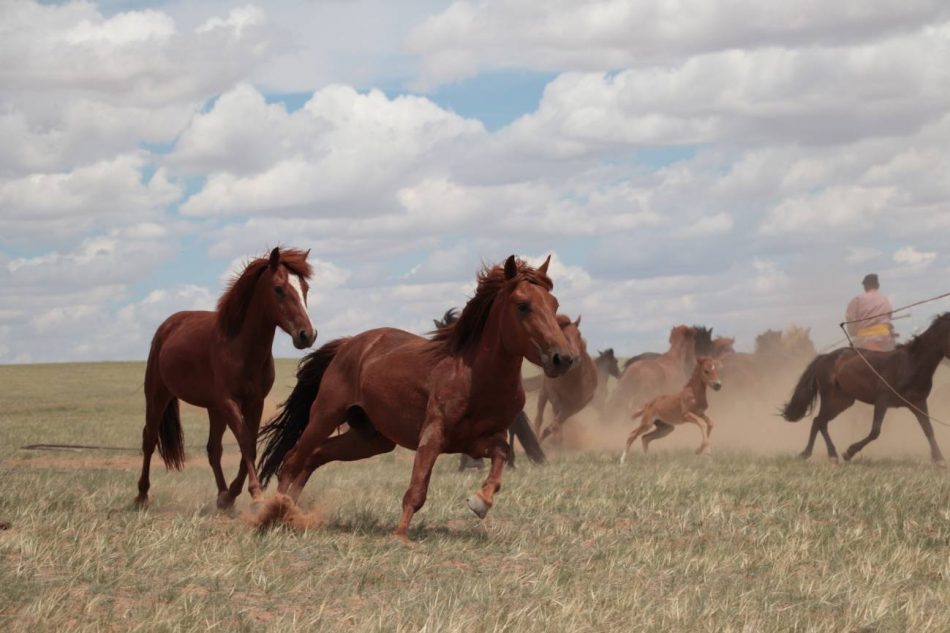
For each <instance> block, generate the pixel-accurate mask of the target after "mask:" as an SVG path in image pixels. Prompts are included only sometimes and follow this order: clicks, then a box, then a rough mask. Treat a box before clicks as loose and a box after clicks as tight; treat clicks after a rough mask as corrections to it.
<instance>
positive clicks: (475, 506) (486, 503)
mask: <svg viewBox="0 0 950 633" xmlns="http://www.w3.org/2000/svg"><path fill="white" fill-rule="evenodd" d="M488 456H489V457H491V468H489V470H488V477H486V478H485V482H484V483H483V484H482V488H481V490H479V491H478V492H476V493H475V494H473V495H472V496H471V497H469V498H468V507H469V508H471V509H472V512H474V513H475V514H477V515H478V518H479V519H484V518H485V515H486V514H488V511H489V510H490V509H491V507H492V505H494V503H495V493H496V492H498V491H499V490H501V474H502V472H503V471H504V470H505V461H506V460H507V458H508V442H506V441H505V436H504V434H500V435H498V436H497V437H495V438H494V443H493V444H492V446H491V448H490V449H489V454H488Z"/></svg>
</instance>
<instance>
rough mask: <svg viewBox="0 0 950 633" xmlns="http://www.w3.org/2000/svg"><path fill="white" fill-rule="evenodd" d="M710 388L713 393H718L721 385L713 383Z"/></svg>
mask: <svg viewBox="0 0 950 633" xmlns="http://www.w3.org/2000/svg"><path fill="white" fill-rule="evenodd" d="M710 387H712V388H713V391H719V390H720V389H722V383H721V382H714V383H713V384H711V385H710Z"/></svg>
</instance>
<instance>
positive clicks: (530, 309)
mask: <svg viewBox="0 0 950 633" xmlns="http://www.w3.org/2000/svg"><path fill="white" fill-rule="evenodd" d="M549 262H550V257H549V258H548V259H547V260H546V261H545V262H544V264H542V265H541V267H540V268H538V269H534V268H531V267H530V266H528V265H527V264H526V263H524V262H522V261H520V260H517V259H515V257H514V255H512V256H511V257H509V258H508V259H507V261H505V263H504V265H503V266H495V267H492V268H486V269H484V270H482V272H481V273H480V274H479V275H478V287H477V289H476V290H475V296H474V297H473V298H472V299H471V300H470V301H469V302H468V304H466V306H465V308H464V309H463V310H462V314H461V316H460V317H459V319H458V321H456V322H455V323H453V324H452V325H450V326H448V327H445V328H441V329H439V330H438V331H436V332H435V333H434V335H433V336H432V338H431V339H426V338H423V337H421V336H417V335H415V334H410V333H409V332H404V331H402V330H397V329H393V328H381V329H375V330H369V331H367V332H363V333H362V334H358V335H356V336H353V337H351V338H344V339H339V340H336V341H333V342H331V343H328V344H326V345H324V346H323V347H321V348H320V349H318V350H317V351H316V352H314V353H312V354H310V355H309V356H307V357H306V358H305V359H304V360H303V361H302V362H301V364H300V368H299V369H298V371H297V385H296V386H295V387H294V390H293V392H292V393H291V395H290V397H289V398H288V399H287V402H285V403H284V405H283V407H282V409H281V411H280V413H279V414H278V416H277V417H276V418H275V419H274V420H272V421H271V422H270V423H268V424H267V426H266V427H265V428H264V431H263V434H264V437H265V438H266V442H267V443H266V447H265V448H264V451H263V454H262V456H261V465H260V472H261V478H262V479H263V481H265V482H266V481H267V479H268V478H269V477H270V476H271V475H273V474H275V473H276V474H278V486H277V490H278V493H284V494H286V495H288V496H289V497H290V499H292V500H294V501H296V499H297V498H298V496H299V495H300V492H301V490H302V489H303V487H304V485H305V484H306V483H307V480H308V479H309V478H310V475H311V474H312V473H313V471H314V470H315V469H316V468H318V467H319V466H322V465H323V464H326V463H328V462H332V461H337V460H343V461H353V460H359V459H365V458H367V457H372V456H373V455H378V454H380V453H386V452H389V451H391V450H393V449H394V448H395V446H396V445H397V444H398V445H400V446H403V447H406V448H410V449H413V450H415V451H416V456H415V463H414V464H413V467H412V478H411V481H410V484H409V489H408V490H407V491H406V494H405V496H404V497H403V502H402V506H403V512H402V518H401V519H400V520H399V525H398V526H397V528H396V536H397V537H399V538H400V539H402V540H407V539H408V536H407V531H408V529H409V522H410V520H411V519H412V516H413V514H415V513H416V512H417V511H418V510H419V509H420V508H421V507H422V505H423V504H424V503H425V500H426V492H427V490H428V487H429V477H430V475H431V474H432V467H433V466H434V465H435V461H436V458H438V456H439V455H440V454H442V453H465V454H467V455H469V456H471V457H490V458H491V468H490V470H489V473H488V477H487V478H486V479H485V481H484V484H483V485H482V488H481V490H479V491H478V492H477V493H475V494H474V495H472V496H471V497H469V499H468V505H469V507H470V508H471V510H472V511H473V512H475V514H477V515H478V516H479V517H481V518H483V517H484V516H485V515H486V513H487V512H488V510H489V509H490V508H491V506H492V504H493V503H494V495H495V493H496V492H497V491H498V489H499V488H500V487H501V477H502V471H503V470H504V465H505V460H506V458H507V457H508V442H507V440H506V437H507V432H508V426H509V425H510V424H511V421H512V420H514V419H515V416H516V415H517V414H518V413H519V412H520V411H521V410H522V408H523V407H524V400H525V395H524V389H523V388H522V386H521V363H522V359H524V358H527V359H528V360H529V361H531V362H532V363H534V364H536V365H540V366H542V367H543V368H544V371H545V373H546V374H547V375H549V376H552V377H553V376H559V375H561V374H564V373H565V372H566V371H568V370H569V369H570V368H571V366H572V365H573V364H574V362H575V361H576V359H577V350H576V349H574V348H573V347H572V345H571V344H570V342H569V341H568V340H567V339H566V338H565V336H564V333H563V332H562V331H561V328H560V327H559V326H558V324H557V321H556V320H555V314H556V312H557V307H558V303H557V299H555V297H554V295H552V294H551V290H552V287H553V284H552V283H551V280H550V279H549V278H548V276H547V270H548V263H549ZM344 422H346V423H347V424H348V426H349V430H347V431H346V432H345V433H343V434H342V435H336V436H332V437H331V434H332V433H333V431H334V430H335V429H336V428H337V427H339V426H340V425H341V424H343V423H344ZM283 502H284V501H283V500H282V499H280V498H275V499H274V503H275V504H276V505H278V507H279V505H280V504H282V503H283ZM270 515H272V513H271V512H268V511H264V512H262V516H270Z"/></svg>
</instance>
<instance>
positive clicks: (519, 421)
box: [511, 411, 546, 464]
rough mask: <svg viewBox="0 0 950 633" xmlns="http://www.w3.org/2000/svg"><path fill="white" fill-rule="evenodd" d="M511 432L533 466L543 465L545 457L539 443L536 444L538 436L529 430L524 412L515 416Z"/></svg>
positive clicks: (529, 426)
mask: <svg viewBox="0 0 950 633" xmlns="http://www.w3.org/2000/svg"><path fill="white" fill-rule="evenodd" d="M511 432H512V433H514V435H515V437H517V438H518V441H519V442H521V447H522V448H524V452H525V454H527V456H528V459H530V460H531V461H532V462H534V463H535V464H543V463H544V462H545V460H546V457H545V456H544V450H543V449H542V448H541V443H540V442H538V436H537V435H535V434H534V431H532V430H531V425H530V424H529V423H528V416H527V415H525V412H524V411H521V412H519V413H518V415H516V416H515V421H514V422H512V423H511Z"/></svg>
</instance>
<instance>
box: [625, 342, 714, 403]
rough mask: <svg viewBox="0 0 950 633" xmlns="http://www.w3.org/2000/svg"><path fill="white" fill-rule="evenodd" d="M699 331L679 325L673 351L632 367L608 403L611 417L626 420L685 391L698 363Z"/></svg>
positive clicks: (638, 362) (639, 361)
mask: <svg viewBox="0 0 950 633" xmlns="http://www.w3.org/2000/svg"><path fill="white" fill-rule="evenodd" d="M697 331H698V329H697V328H696V327H689V326H687V325H677V326H676V327H674V328H673V329H672V330H671V331H670V349H669V350H667V351H666V352H665V353H663V354H660V355H659V356H657V357H656V358H643V359H641V360H638V361H636V362H634V363H631V364H629V365H628V366H627V368H626V369H624V372H623V374H621V376H620V380H618V381H617V388H616V389H614V393H613V395H612V396H611V398H610V401H609V402H608V414H609V415H611V416H612V417H614V418H616V417H618V416H623V417H624V418H626V417H627V415H629V412H630V411H631V410H633V409H634V408H637V407H639V406H641V405H643V404H645V403H646V402H647V401H648V400H650V399H652V398H655V397H656V396H658V395H660V394H663V393H670V392H672V391H675V390H677V389H679V388H680V387H682V386H683V383H685V382H686V380H687V379H688V378H689V376H690V374H691V373H692V372H693V365H694V364H695V363H696V357H697V355H696V333H697ZM710 343H711V341H710ZM707 353H708V352H707Z"/></svg>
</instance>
